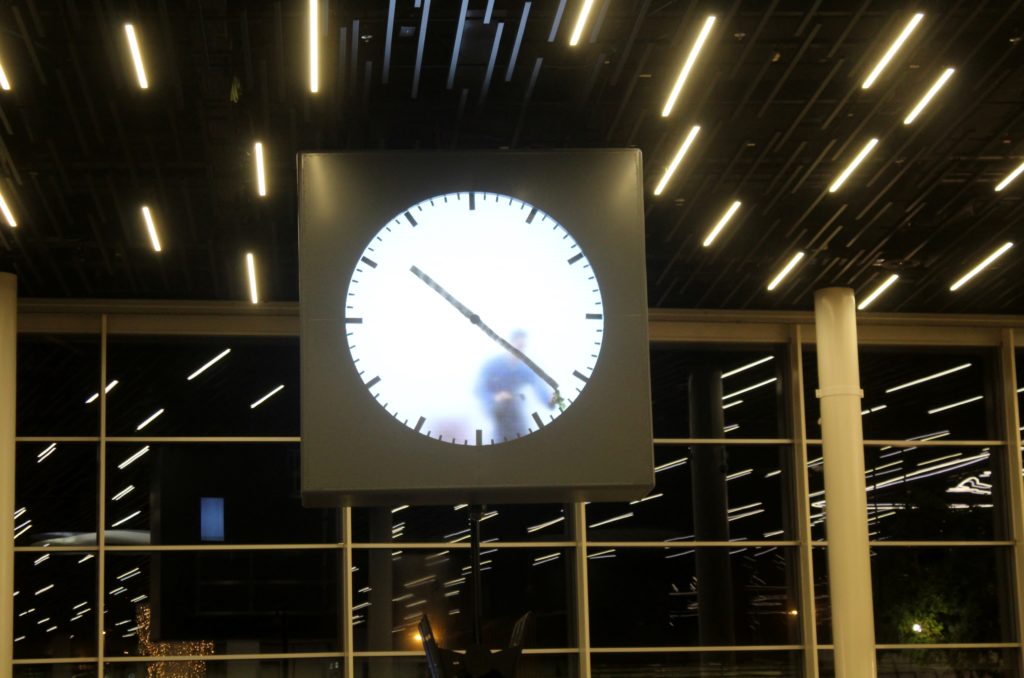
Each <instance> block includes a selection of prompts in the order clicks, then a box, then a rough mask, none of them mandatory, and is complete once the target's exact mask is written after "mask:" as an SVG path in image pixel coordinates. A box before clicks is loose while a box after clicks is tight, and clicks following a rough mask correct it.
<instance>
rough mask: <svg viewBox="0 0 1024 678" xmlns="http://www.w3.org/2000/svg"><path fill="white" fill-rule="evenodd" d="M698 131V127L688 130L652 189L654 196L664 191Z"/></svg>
mask: <svg viewBox="0 0 1024 678" xmlns="http://www.w3.org/2000/svg"><path fill="white" fill-rule="evenodd" d="M699 131H700V126H699V125H694V126H693V127H691V128H690V132H689V133H688V134H687V135H686V138H685V139H683V143H682V144H681V145H680V146H679V150H678V151H676V155H675V157H674V158H672V162H671V163H669V166H668V167H666V168H665V174H663V175H662V176H661V181H659V182H658V185H657V186H656V187H655V188H654V195H661V192H662V191H664V190H665V185H666V184H668V180H669V179H671V178H672V175H673V174H675V171H676V168H678V167H679V163H681V162H682V161H683V156H684V155H686V151H687V150H689V148H690V144H692V143H693V140H694V138H695V137H696V136H697V132H699Z"/></svg>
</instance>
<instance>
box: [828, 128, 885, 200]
mask: <svg viewBox="0 0 1024 678" xmlns="http://www.w3.org/2000/svg"><path fill="white" fill-rule="evenodd" d="M877 145H878V139H871V140H870V141H868V142H867V143H866V144H864V148H862V149H860V153H858V154H857V157H855V158H854V159H853V161H851V162H850V164H849V165H847V166H846V169H844V170H843V173H842V174H840V175H839V177H838V178H837V179H836V180H835V181H833V182H832V185H831V186H829V187H828V192H829V193H835V192H836V191H838V190H839V187H840V186H842V185H843V184H844V183H845V182H846V180H847V179H849V178H850V175H851V174H853V171H854V170H855V169H857V166H858V165H860V164H861V163H862V162H864V158H866V157H868V153H870V152H871V150H872V149H873V148H874V147H875V146H877Z"/></svg>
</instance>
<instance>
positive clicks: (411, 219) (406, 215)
mask: <svg viewBox="0 0 1024 678" xmlns="http://www.w3.org/2000/svg"><path fill="white" fill-rule="evenodd" d="M405 218H406V219H408V220H409V223H410V224H412V225H413V226H415V225H416V220H415V219H414V218H413V216H412V215H411V214H409V213H408V212H406V213H405Z"/></svg>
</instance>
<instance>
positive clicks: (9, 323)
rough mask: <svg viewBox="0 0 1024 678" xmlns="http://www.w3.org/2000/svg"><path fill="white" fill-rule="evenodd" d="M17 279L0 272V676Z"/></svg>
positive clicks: (9, 581) (5, 651) (9, 555)
mask: <svg viewBox="0 0 1024 678" xmlns="http://www.w3.org/2000/svg"><path fill="white" fill-rule="evenodd" d="M17 348H18V279H17V278H15V277H14V275H13V274H11V273H0V629H3V631H0V678H9V676H11V674H12V673H13V660H14V414H15V405H14V403H15V394H16V392H17V389H16V384H17V380H16V378H15V375H16V373H15V370H16V368H17V362H16V361H15V354H16V351H17Z"/></svg>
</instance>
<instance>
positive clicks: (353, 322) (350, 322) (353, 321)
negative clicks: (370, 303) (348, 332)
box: [345, 318, 363, 325]
mask: <svg viewBox="0 0 1024 678" xmlns="http://www.w3.org/2000/svg"><path fill="white" fill-rule="evenodd" d="M345 323H346V324H348V325H362V324H363V319H362V318H345Z"/></svg>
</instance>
